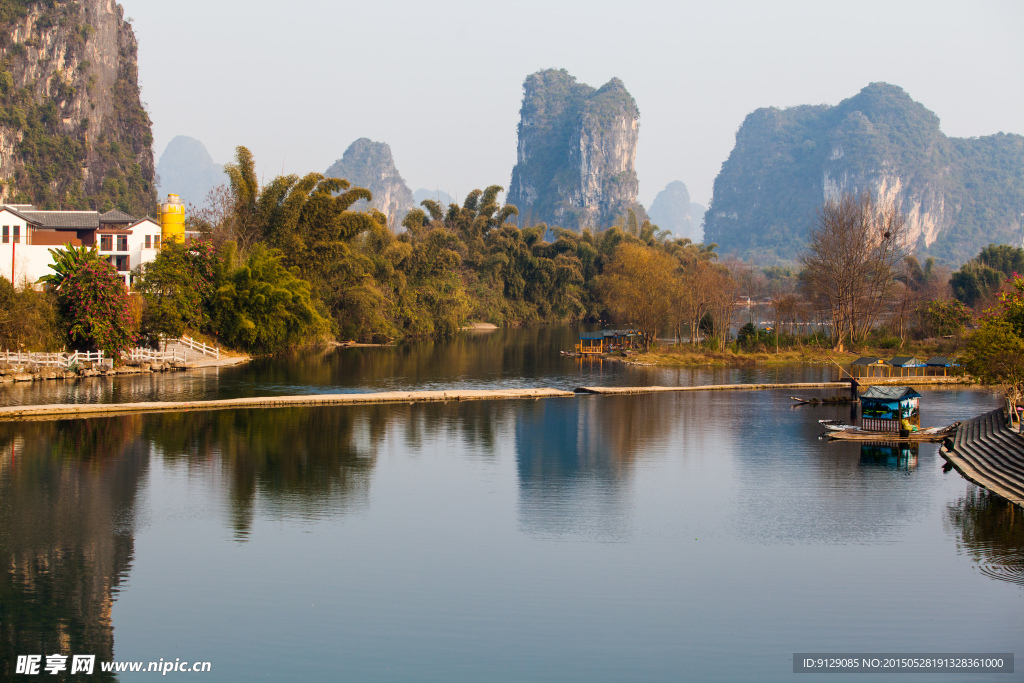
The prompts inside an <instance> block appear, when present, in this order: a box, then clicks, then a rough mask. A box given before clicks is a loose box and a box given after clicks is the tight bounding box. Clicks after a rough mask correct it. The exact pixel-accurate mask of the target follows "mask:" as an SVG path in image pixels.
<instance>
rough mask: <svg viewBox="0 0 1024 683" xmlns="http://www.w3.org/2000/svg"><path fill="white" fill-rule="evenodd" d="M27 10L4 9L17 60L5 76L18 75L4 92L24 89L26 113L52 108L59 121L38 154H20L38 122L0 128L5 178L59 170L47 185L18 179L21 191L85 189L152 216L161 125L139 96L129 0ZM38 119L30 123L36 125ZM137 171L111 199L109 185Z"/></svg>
mask: <svg viewBox="0 0 1024 683" xmlns="http://www.w3.org/2000/svg"><path fill="white" fill-rule="evenodd" d="M18 7H19V10H18V11H17V12H5V13H4V17H5V18H8V21H7V23H5V24H3V25H0V32H3V34H4V35H3V41H2V44H3V45H5V46H7V50H6V52H8V54H9V56H11V57H12V58H11V59H8V60H7V63H6V65H5V66H4V73H5V74H6V75H5V76H4V78H5V79H9V82H8V83H7V84H5V85H4V91H5V92H10V93H24V94H25V97H27V98H28V100H27V101H21V102H19V104H18V106H19V107H20V108H21V110H22V111H30V112H32V111H37V110H38V111H45V109H44V107H51V108H53V109H54V112H55V114H54V117H55V118H54V119H53V121H51V122H50V124H48V125H49V126H50V128H49V129H48V131H47V135H48V136H49V137H48V143H47V144H46V145H44V146H42V147H39V148H37V153H34V154H31V155H29V154H15V153H13V152H12V151H11V150H15V149H17V148H18V145H19V144H20V143H21V140H22V139H23V138H24V137H25V136H26V134H27V133H28V130H29V129H28V125H30V124H29V123H19V122H18V119H17V118H12V117H8V118H7V119H6V120H5V122H4V124H3V125H0V149H2V150H4V153H3V154H2V155H0V177H2V178H5V179H6V178H31V177H33V176H36V177H38V175H39V174H40V173H46V174H51V173H52V175H47V176H46V180H45V181H39V180H36V181H31V180H26V181H25V183H24V184H21V183H19V186H18V190H19V191H21V192H22V193H24V194H27V195H29V196H40V195H39V192H40V191H41V188H42V187H46V188H47V192H51V193H53V196H55V197H64V196H65V195H67V194H68V193H75V192H77V193H80V196H82V197H89V198H90V200H92V202H91V203H94V204H96V205H101V204H103V203H104V201H106V202H107V203H119V204H127V208H128V209H129V211H130V212H135V213H137V214H138V215H145V213H146V212H147V211H150V210H151V208H150V207H153V206H155V204H156V192H155V189H154V187H153V181H154V168H153V150H152V143H151V142H150V141H151V139H152V131H151V125H150V119H149V116H148V115H147V113H146V110H145V109H144V108H143V106H142V102H141V100H140V96H139V87H138V60H137V53H138V43H137V41H136V39H135V34H134V33H133V31H132V27H131V25H130V24H129V23H128V22H126V21H125V20H124V13H123V9H122V7H121V5H119V4H118V3H116V2H110V0H80V1H79V2H76V3H74V4H73V5H68V4H66V3H62V4H60V5H59V6H58V7H55V6H54V4H53V3H19V5H18ZM86 26H87V27H88V33H87V34H86V33H85V31H86V29H85V28H84V27H86ZM86 36H87V37H86ZM29 38H30V39H29ZM15 44H17V45H19V46H20V48H19V49H20V56H18V57H17V58H13V54H12V53H10V52H9V50H10V46H12V45H15ZM115 93H116V94H115ZM34 116H35V115H34V114H33V115H31V116H28V117H27V118H25V119H22V121H28V122H31V121H33V120H34ZM100 140H102V141H103V143H102V144H103V145H106V147H104V150H106V151H104V152H103V153H98V151H97V149H98V148H96V147H95V145H96V144H98V141H100ZM65 154H66V155H68V156H67V157H66V158H65V156H63V155H65ZM132 167H135V168H136V169H137V170H136V171H135V173H136V174H138V182H131V183H129V184H128V185H126V186H125V187H126V190H125V191H124V194H122V195H115V196H114V197H112V195H111V194H110V190H109V189H104V187H103V183H104V181H105V180H106V179H107V178H110V177H114V175H115V174H116V175H117V177H120V176H121V174H122V173H123V169H127V168H132ZM37 183H42V184H41V185H37ZM12 192H13V190H12V188H11V186H10V184H5V187H4V189H3V191H2V193H0V201H8V202H9V201H12V199H11V197H12ZM112 198H113V202H112V201H111V200H112Z"/></svg>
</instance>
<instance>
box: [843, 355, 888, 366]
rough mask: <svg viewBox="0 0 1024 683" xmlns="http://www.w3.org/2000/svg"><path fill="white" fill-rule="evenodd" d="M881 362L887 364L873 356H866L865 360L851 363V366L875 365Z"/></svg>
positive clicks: (861, 359)
mask: <svg viewBox="0 0 1024 683" xmlns="http://www.w3.org/2000/svg"><path fill="white" fill-rule="evenodd" d="M879 361H881V362H883V363H884V362H885V361H884V360H882V359H881V358H875V357H873V356H864V357H863V358H858V359H857V360H855V361H853V362H852V363H850V365H874V364H875V363H877V362H879Z"/></svg>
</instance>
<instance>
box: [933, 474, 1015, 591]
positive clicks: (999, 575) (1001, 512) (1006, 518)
mask: <svg viewBox="0 0 1024 683" xmlns="http://www.w3.org/2000/svg"><path fill="white" fill-rule="evenodd" d="M946 513H947V530H948V531H950V532H951V533H953V534H955V536H956V544H957V551H958V552H960V553H963V552H966V553H967V554H968V555H969V556H970V557H971V559H973V560H974V561H975V562H976V563H977V565H978V570H979V571H980V572H981V573H982V574H985V575H986V576H990V577H992V578H993V579H998V580H1000V581H1009V582H1011V583H1016V584H1020V585H1022V586H1024V510H1021V509H1020V508H1019V507H1018V506H1016V505H1014V504H1013V503H1009V502H1007V501H1005V500H1003V499H1002V498H1000V497H999V496H997V495H995V494H994V493H990V492H989V491H986V490H985V489H983V488H980V487H978V486H974V485H973V484H972V485H970V490H969V491H968V492H967V495H965V496H963V497H961V498H960V499H959V500H958V501H957V502H955V503H953V504H951V505H949V506H948V508H947V510H946Z"/></svg>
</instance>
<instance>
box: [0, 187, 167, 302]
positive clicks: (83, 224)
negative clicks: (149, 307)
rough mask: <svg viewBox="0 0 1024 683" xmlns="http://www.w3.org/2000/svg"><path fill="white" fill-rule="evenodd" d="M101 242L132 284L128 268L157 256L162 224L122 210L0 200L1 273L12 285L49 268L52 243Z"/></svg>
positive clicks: (108, 257)
mask: <svg viewBox="0 0 1024 683" xmlns="http://www.w3.org/2000/svg"><path fill="white" fill-rule="evenodd" d="M68 245H74V246H76V247H77V246H83V245H84V246H93V245H97V246H98V247H99V253H100V256H101V257H103V258H105V259H106V260H107V261H109V262H110V263H112V264H114V267H116V268H117V271H118V273H120V274H121V276H122V277H123V278H124V282H125V286H130V284H131V271H132V270H133V269H135V268H136V267H138V266H140V265H141V264H143V263H148V262H149V261H152V260H153V259H155V258H156V255H157V252H158V251H159V250H160V224H159V223H157V222H156V221H154V220H153V219H152V218H148V217H147V218H143V219H142V220H138V219H136V218H135V217H133V216H130V215H128V214H126V213H124V212H123V211H118V210H116V209H115V210H113V211H108V212H106V213H102V214H101V213H99V212H98V211H38V210H36V208H35V207H34V206H31V205H27V204H7V205H3V206H0V277H3V278H5V279H7V280H9V281H11V282H13V283H15V285H17V286H20V285H21V284H22V283H26V282H27V283H30V284H35V283H36V282H37V281H38V280H39V278H41V277H43V276H44V275H47V274H49V273H51V272H53V271H52V270H51V269H50V264H51V263H52V262H53V258H52V256H51V255H50V251H49V250H50V249H54V248H56V247H62V246H68Z"/></svg>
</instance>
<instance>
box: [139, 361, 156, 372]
mask: <svg viewBox="0 0 1024 683" xmlns="http://www.w3.org/2000/svg"><path fill="white" fill-rule="evenodd" d="M152 369H153V364H152V363H142V364H141V365H139V370H140V371H142V372H150V371H151V370H152Z"/></svg>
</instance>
